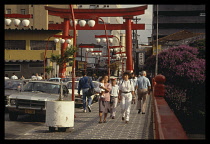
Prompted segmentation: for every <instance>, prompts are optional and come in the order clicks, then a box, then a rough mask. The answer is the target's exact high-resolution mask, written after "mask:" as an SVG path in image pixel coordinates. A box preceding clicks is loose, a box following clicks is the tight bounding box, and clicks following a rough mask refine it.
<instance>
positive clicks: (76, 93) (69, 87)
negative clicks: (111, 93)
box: [66, 81, 99, 101]
mask: <svg viewBox="0 0 210 144" xmlns="http://www.w3.org/2000/svg"><path fill="white" fill-rule="evenodd" d="M92 82H93V86H94V88H95V91H98V85H99V82H97V81H92ZM66 85H67V88H68V89H69V93H70V94H72V81H68V82H66ZM78 85H79V81H75V85H74V95H75V98H76V97H77V98H79V97H78ZM80 95H81V98H82V95H83V94H82V90H81V91H80ZM96 97H98V94H95V95H93V96H92V99H93V100H94V101H97V100H95V99H96Z"/></svg>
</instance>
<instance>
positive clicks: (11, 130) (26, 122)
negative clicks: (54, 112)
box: [4, 113, 45, 139]
mask: <svg viewBox="0 0 210 144" xmlns="http://www.w3.org/2000/svg"><path fill="white" fill-rule="evenodd" d="M4 119H5V122H4V135H5V136H4V137H5V139H14V138H17V137H20V136H21V135H24V134H26V133H27V132H28V131H30V130H32V129H34V128H37V126H44V125H45V118H44V117H42V118H37V117H35V116H30V115H20V116H18V120H17V121H10V120H9V114H8V113H5V116H4Z"/></svg>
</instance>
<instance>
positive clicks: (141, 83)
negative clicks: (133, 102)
mask: <svg viewBox="0 0 210 144" xmlns="http://www.w3.org/2000/svg"><path fill="white" fill-rule="evenodd" d="M141 74H142V76H141V77H139V78H138V79H137V87H138V100H137V107H136V109H137V110H138V114H139V113H140V112H141V109H142V114H145V109H146V99H147V94H149V95H150V89H151V84H150V81H149V79H148V78H147V77H146V75H147V73H146V71H142V73H141ZM141 100H143V102H142V106H141Z"/></svg>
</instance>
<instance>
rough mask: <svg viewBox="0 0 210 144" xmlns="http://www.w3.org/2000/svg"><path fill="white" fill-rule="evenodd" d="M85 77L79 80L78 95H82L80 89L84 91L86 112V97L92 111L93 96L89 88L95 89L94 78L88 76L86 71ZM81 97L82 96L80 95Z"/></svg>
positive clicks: (84, 109)
mask: <svg viewBox="0 0 210 144" xmlns="http://www.w3.org/2000/svg"><path fill="white" fill-rule="evenodd" d="M82 75H83V77H82V78H81V79H80V80H79V85H78V95H79V96H80V91H81V90H82V93H83V112H86V98H87V99H88V106H87V108H88V110H89V112H91V104H92V98H91V96H89V95H90V92H88V91H89V89H94V87H93V83H92V80H91V79H90V78H89V77H87V76H86V73H83V74H82ZM80 97H81V96H80Z"/></svg>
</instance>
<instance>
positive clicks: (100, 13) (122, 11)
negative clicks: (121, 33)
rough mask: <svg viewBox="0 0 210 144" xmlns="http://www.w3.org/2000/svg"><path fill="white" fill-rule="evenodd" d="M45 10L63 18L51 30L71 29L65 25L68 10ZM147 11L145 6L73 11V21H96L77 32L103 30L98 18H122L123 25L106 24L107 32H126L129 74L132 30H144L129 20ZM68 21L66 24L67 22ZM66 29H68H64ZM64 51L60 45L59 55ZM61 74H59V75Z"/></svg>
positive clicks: (131, 70) (131, 61) (50, 8)
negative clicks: (94, 24)
mask: <svg viewBox="0 0 210 144" xmlns="http://www.w3.org/2000/svg"><path fill="white" fill-rule="evenodd" d="M45 9H46V10H48V14H49V15H53V16H59V17H61V18H64V23H63V24H55V25H49V28H50V29H51V28H52V27H54V28H55V29H61V28H62V29H63V33H66V32H64V31H67V29H68V30H69V29H72V27H71V26H70V25H69V24H68V26H67V25H66V24H67V23H69V19H71V18H72V16H71V11H70V9H63V8H53V7H49V6H45ZM146 9H147V5H145V6H139V7H133V8H116V9H74V17H75V19H94V20H96V26H95V27H93V28H90V27H88V26H86V27H83V28H80V27H79V26H77V30H104V28H103V25H102V24H99V23H98V18H99V17H123V18H124V19H125V22H124V23H123V24H106V25H107V30H126V56H127V61H126V70H127V71H129V72H133V59H132V33H131V30H132V29H140V30H144V29H145V25H144V24H133V23H132V22H131V20H132V19H133V17H134V16H136V15H142V14H144V13H145V12H144V11H145V10H146ZM67 21H68V22H67ZM65 27H68V28H65ZM64 50H65V47H64V46H63V45H62V48H61V53H62V51H64ZM60 72H61V73H60ZM63 72H64V70H63V69H62V70H61V69H59V76H60V77H62V76H63Z"/></svg>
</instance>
